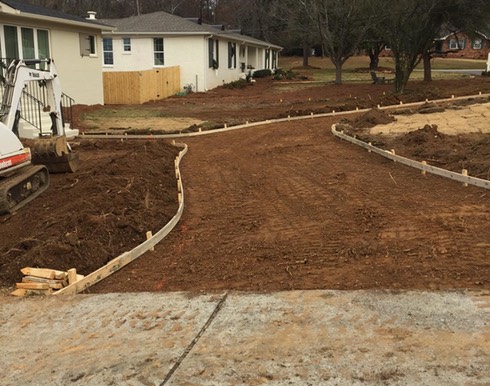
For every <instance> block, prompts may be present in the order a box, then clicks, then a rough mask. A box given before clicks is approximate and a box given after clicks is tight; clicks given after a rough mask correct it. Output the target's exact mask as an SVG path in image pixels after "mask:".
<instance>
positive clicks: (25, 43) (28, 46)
mask: <svg viewBox="0 0 490 386" xmlns="http://www.w3.org/2000/svg"><path fill="white" fill-rule="evenodd" d="M20 32H21V38H22V58H23V59H36V53H35V52H36V51H35V49H34V31H33V30H32V28H21V29H20Z"/></svg>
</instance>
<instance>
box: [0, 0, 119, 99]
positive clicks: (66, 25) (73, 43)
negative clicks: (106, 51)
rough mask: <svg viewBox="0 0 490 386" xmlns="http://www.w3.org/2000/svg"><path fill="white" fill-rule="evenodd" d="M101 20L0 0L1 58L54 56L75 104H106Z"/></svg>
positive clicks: (104, 27)
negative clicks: (104, 102) (103, 80)
mask: <svg viewBox="0 0 490 386" xmlns="http://www.w3.org/2000/svg"><path fill="white" fill-rule="evenodd" d="M112 29H113V28H112V27H110V26H107V25H104V24H103V23H101V22H100V21H97V20H87V19H84V18H82V17H77V16H73V15H68V14H65V13H62V12H59V11H55V10H50V9H46V8H42V7H37V6H32V5H27V4H24V3H22V2H20V1H12V0H0V58H3V59H4V61H5V62H6V61H8V60H11V59H45V58H52V59H54V61H55V63H56V68H57V70H58V74H59V77H60V80H61V84H62V88H63V92H64V93H65V94H67V95H69V96H70V97H71V98H73V99H75V103H80V104H99V103H103V101H104V97H103V95H104V94H103V82H102V47H101V46H100V44H101V41H102V38H101V34H102V31H111V30H112Z"/></svg>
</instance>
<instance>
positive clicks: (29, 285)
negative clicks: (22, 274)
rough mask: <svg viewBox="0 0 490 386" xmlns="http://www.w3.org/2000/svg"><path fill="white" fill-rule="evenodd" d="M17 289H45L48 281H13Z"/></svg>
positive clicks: (47, 286) (47, 287)
mask: <svg viewBox="0 0 490 386" xmlns="http://www.w3.org/2000/svg"><path fill="white" fill-rule="evenodd" d="M15 286H16V287H17V288H18V289H32V290H47V289H49V283H15Z"/></svg>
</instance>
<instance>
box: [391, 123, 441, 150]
mask: <svg viewBox="0 0 490 386" xmlns="http://www.w3.org/2000/svg"><path fill="white" fill-rule="evenodd" d="M446 137H447V136H446V135H445V134H442V133H440V132H439V131H437V125H425V126H424V127H422V128H421V129H418V130H414V131H410V132H408V133H407V134H405V135H403V136H402V137H401V138H400V141H401V142H402V144H403V145H405V146H410V145H416V146H418V145H422V144H424V145H426V146H428V147H430V146H431V143H433V142H434V141H441V140H445V139H446Z"/></svg>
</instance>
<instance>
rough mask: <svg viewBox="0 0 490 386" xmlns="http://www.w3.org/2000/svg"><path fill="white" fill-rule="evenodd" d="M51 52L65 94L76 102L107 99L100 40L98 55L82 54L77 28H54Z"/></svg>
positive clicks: (93, 101)
mask: <svg viewBox="0 0 490 386" xmlns="http://www.w3.org/2000/svg"><path fill="white" fill-rule="evenodd" d="M85 33H90V32H85ZM92 34H93V32H92ZM96 36H97V35H96ZM96 40H97V41H98V40H99V39H96ZM51 54H52V57H53V59H54V61H55V64H56V68H57V70H58V73H59V76H60V81H61V87H62V88H63V92H64V93H65V94H67V95H68V96H70V97H71V98H73V99H75V103H77V104H87V105H93V104H103V103H104V90H103V85H102V45H101V44H97V55H96V56H94V57H89V56H84V57H82V56H80V35H79V33H78V31H76V32H75V31H72V32H69V31H66V30H63V31H62V30H57V29H52V30H51Z"/></svg>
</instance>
